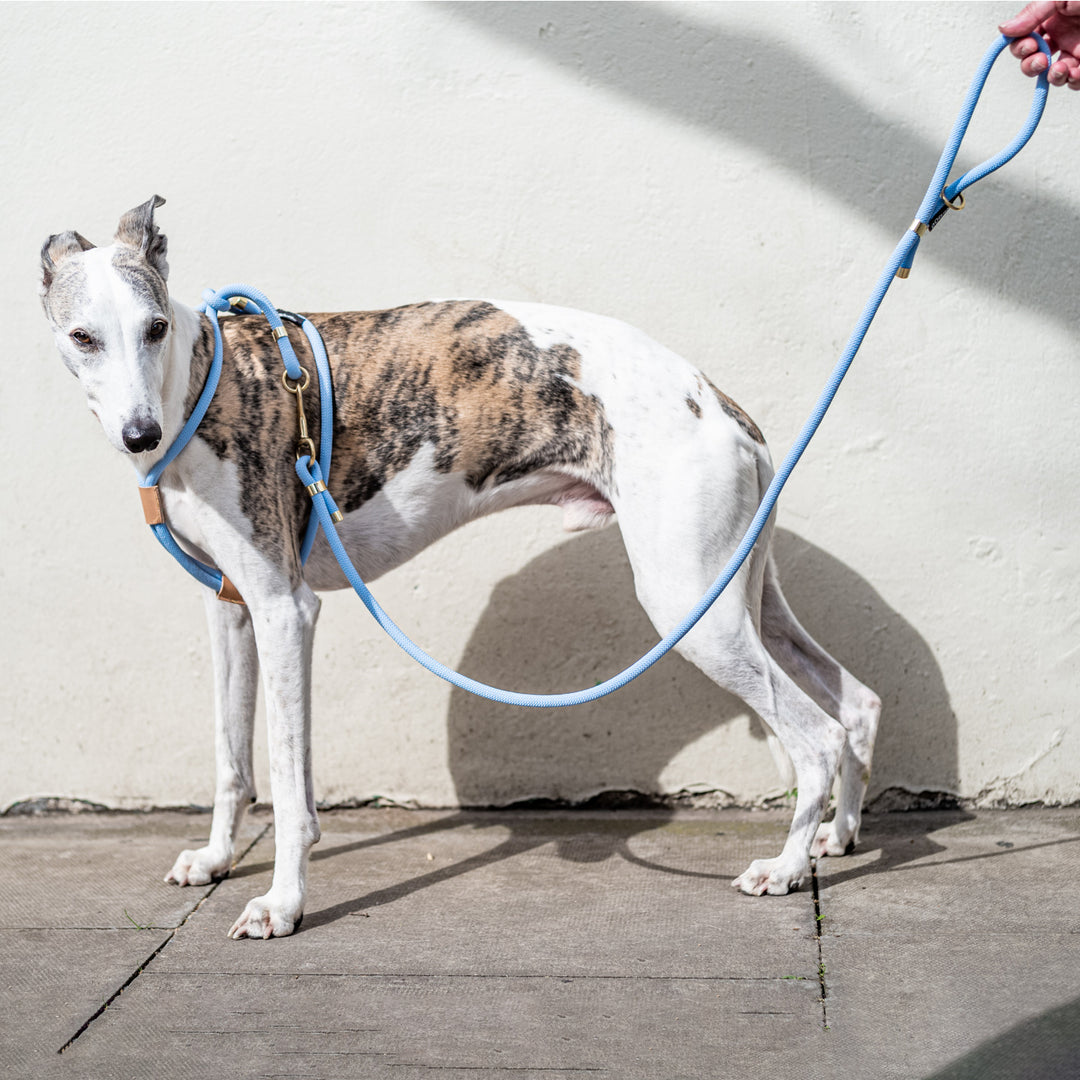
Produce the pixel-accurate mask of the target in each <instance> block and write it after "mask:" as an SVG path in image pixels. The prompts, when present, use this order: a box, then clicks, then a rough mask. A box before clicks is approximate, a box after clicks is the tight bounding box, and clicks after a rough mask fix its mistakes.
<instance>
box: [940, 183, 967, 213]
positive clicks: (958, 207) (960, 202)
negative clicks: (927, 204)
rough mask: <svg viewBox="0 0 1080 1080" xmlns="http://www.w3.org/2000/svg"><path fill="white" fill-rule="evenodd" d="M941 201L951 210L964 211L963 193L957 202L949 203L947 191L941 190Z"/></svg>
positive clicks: (959, 195)
mask: <svg viewBox="0 0 1080 1080" xmlns="http://www.w3.org/2000/svg"><path fill="white" fill-rule="evenodd" d="M941 201H942V202H943V203H944V204H945V205H946V206H947V207H948V208H949V209H950V210H963V209H964V193H963V192H962V191H961V192H960V193H959V194H958V195H957V196H956V201H955V202H949V200H948V199H946V198H945V189H944V188H942V189H941Z"/></svg>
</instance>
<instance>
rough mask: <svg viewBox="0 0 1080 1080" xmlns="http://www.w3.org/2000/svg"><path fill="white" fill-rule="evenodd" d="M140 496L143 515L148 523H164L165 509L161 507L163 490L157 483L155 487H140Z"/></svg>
mask: <svg viewBox="0 0 1080 1080" xmlns="http://www.w3.org/2000/svg"><path fill="white" fill-rule="evenodd" d="M139 498H140V499H142V512H143V517H144V518H146V524H147V525H164V524H165V511H164V510H163V509H162V508H161V492H160V491H158V488H157V484H155V485H154V486H153V487H141V488H139Z"/></svg>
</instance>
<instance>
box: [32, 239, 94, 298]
mask: <svg viewBox="0 0 1080 1080" xmlns="http://www.w3.org/2000/svg"><path fill="white" fill-rule="evenodd" d="M93 246H94V245H93V244H91V243H90V241H89V240H87V239H86V237H85V236H80V235H79V234H78V233H77V232H73V231H69V232H62V233H55V234H54V235H52V236H50V237H49V239H48V240H46V241H45V243H44V244H42V245H41V294H42V296H44V295H45V293H46V292H47V291H48V288H49V286H50V285H51V284H52V283H53V278H54V277H55V276H56V268H57V267H58V266H59V265H60V264H61V263H62V262H63V261H64V260H65V259H66V258H67V257H68V256H69V255H74V254H75V253H76V252H78V251H89V250H90V248H92V247H93Z"/></svg>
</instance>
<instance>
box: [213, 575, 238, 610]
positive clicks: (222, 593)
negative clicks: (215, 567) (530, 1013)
mask: <svg viewBox="0 0 1080 1080" xmlns="http://www.w3.org/2000/svg"><path fill="white" fill-rule="evenodd" d="M217 595H218V599H219V600H224V601H225V603H226V604H241V605H242V604H243V603H244V598H243V597H242V596H241V595H240V593H239V592H237V590H236V586H235V585H234V584H233V583H232V582H231V581H230V580H229V579H228V578H227V577H226V576H225V575H224V574H222V575H221V588H220V589H218V594H217Z"/></svg>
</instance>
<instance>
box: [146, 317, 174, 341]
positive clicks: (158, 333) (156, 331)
mask: <svg viewBox="0 0 1080 1080" xmlns="http://www.w3.org/2000/svg"><path fill="white" fill-rule="evenodd" d="M168 332H169V324H168V323H167V322H166V321H165V320H164V319H155V320H154V321H153V322H152V323H151V324H150V330H149V331H148V336H149V338H150V340H151V341H160V340H161V339H162V338H163V337H164V336H165V335H166V334H167V333H168Z"/></svg>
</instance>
